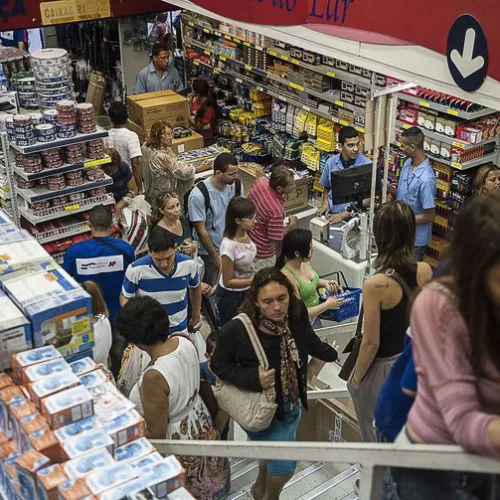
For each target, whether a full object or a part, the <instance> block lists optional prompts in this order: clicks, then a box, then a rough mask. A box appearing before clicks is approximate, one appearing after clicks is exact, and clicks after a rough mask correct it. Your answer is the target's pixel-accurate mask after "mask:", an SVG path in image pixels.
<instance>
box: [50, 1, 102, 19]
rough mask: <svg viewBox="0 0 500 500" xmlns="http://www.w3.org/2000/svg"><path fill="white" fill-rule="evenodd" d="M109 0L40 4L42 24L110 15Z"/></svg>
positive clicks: (100, 17)
mask: <svg viewBox="0 0 500 500" xmlns="http://www.w3.org/2000/svg"><path fill="white" fill-rule="evenodd" d="M109 1H110V0H58V1H56V2H43V3H41V4H40V13H41V16H42V24H43V25H48V24H62V23H73V22H76V21H88V20H90V19H102V18H105V17H109V16H110V15H111V7H110V3H109Z"/></svg>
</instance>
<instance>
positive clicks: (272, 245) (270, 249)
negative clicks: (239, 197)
mask: <svg viewBox="0 0 500 500" xmlns="http://www.w3.org/2000/svg"><path fill="white" fill-rule="evenodd" d="M294 189H295V180H294V178H293V172H292V171H291V170H289V169H288V168H287V167H286V166H285V165H283V164H278V165H275V166H274V167H273V169H272V171H271V176H270V177H269V179H268V178H267V177H261V178H260V179H257V180H256V181H255V182H254V184H253V186H252V189H250V192H249V193H248V199H249V200H251V201H252V202H253V204H254V205H255V226H254V228H253V229H252V230H251V231H250V232H249V233H248V236H249V237H250V239H251V240H252V241H253V242H254V243H255V246H256V247H257V258H256V260H255V265H254V267H255V272H257V271H260V270H261V269H264V268H266V267H273V266H274V264H275V263H276V255H278V254H279V253H280V251H281V241H282V240H283V237H284V236H285V234H286V233H287V232H288V231H291V230H292V229H295V228H296V227H297V217H295V216H293V215H292V216H291V217H290V221H289V222H288V225H287V226H286V228H285V224H284V221H285V202H286V200H285V196H287V195H288V194H290V193H291V192H292V191H293V190H294Z"/></svg>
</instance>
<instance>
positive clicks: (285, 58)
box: [280, 55, 289, 61]
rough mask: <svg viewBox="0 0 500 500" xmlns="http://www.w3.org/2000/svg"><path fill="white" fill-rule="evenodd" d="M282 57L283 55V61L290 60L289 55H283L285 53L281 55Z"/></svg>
mask: <svg viewBox="0 0 500 500" xmlns="http://www.w3.org/2000/svg"><path fill="white" fill-rule="evenodd" d="M280 57H281V59H283V61H288V59H289V57H288V56H283V55H281V56H280Z"/></svg>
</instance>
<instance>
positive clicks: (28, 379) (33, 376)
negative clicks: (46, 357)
mask: <svg viewBox="0 0 500 500" xmlns="http://www.w3.org/2000/svg"><path fill="white" fill-rule="evenodd" d="M65 371H71V369H70V367H69V365H68V363H67V361H66V360H65V359H64V358H57V359H52V360H50V361H44V362H43V363H37V364H36V365H31V366H28V367H26V368H24V369H23V370H22V372H21V383H22V384H23V385H26V386H28V385H29V384H32V383H33V382H36V381H37V380H40V379H42V378H45V377H50V376H51V375H55V374H57V373H62V372H65Z"/></svg>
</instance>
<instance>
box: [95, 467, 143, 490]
mask: <svg viewBox="0 0 500 500" xmlns="http://www.w3.org/2000/svg"><path fill="white" fill-rule="evenodd" d="M135 477H137V474H135V472H134V469H132V467H130V466H129V465H127V464H123V463H121V464H116V465H112V466H111V467H106V468H104V469H101V470H100V471H97V472H94V473H93V474H90V476H88V477H87V485H88V487H89V489H90V491H92V493H93V494H94V495H99V494H100V493H102V492H103V491H105V490H109V489H110V488H113V487H115V486H118V485H120V484H122V483H126V482H127V481H130V479H134V478H135Z"/></svg>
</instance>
